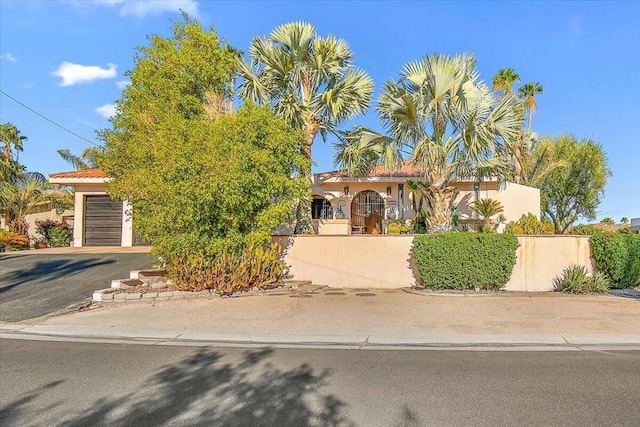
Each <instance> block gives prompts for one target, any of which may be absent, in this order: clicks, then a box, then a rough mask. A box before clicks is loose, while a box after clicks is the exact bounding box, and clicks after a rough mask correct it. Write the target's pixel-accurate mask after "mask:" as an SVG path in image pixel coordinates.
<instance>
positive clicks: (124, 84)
mask: <svg viewBox="0 0 640 427" xmlns="http://www.w3.org/2000/svg"><path fill="white" fill-rule="evenodd" d="M130 83H131V82H130V81H129V80H120V81H118V82H116V86H118V89H124V88H126V87H127V86H129V84H130Z"/></svg>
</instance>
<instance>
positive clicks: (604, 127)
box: [0, 0, 640, 221]
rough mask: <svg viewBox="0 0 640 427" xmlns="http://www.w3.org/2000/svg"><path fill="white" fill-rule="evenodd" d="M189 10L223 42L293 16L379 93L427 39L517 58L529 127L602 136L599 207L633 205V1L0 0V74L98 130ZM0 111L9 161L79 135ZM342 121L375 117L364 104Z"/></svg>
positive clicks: (636, 88)
mask: <svg viewBox="0 0 640 427" xmlns="http://www.w3.org/2000/svg"><path fill="white" fill-rule="evenodd" d="M179 9H183V10H185V11H187V12H188V13H189V14H190V15H191V16H192V17H195V18H197V19H198V20H199V21H200V22H202V23H203V24H204V25H205V26H208V25H213V26H214V27H215V29H216V30H217V31H218V33H219V34H220V35H221V36H222V37H224V38H225V39H226V40H227V41H228V42H229V43H230V44H232V45H233V46H234V47H236V48H238V49H241V50H245V51H246V50H247V48H248V46H249V42H250V41H251V39H252V37H253V36H255V35H267V34H268V33H269V32H270V31H271V30H272V29H273V28H274V27H276V26H277V25H279V24H282V23H285V22H290V21H297V20H304V21H308V22H310V23H312V24H314V25H315V26H316V27H317V29H318V33H319V34H321V35H327V34H328V33H332V34H334V35H336V36H338V37H342V38H344V39H346V40H347V41H348V42H349V44H350V45H351V47H352V50H353V52H354V54H355V64H356V65H357V66H358V67H360V68H363V69H364V70H366V71H367V72H369V74H370V75H371V76H372V77H373V79H374V81H375V83H376V93H377V92H378V89H379V88H380V87H381V86H382V85H383V83H384V82H385V81H386V80H387V79H389V78H394V77H396V76H397V74H398V71H399V70H400V68H401V67H402V65H403V64H404V63H406V62H408V61H412V60H416V59H419V58H420V57H422V56H424V55H425V54H430V53H437V52H443V53H449V54H454V53H460V52H472V53H474V54H475V55H476V59H477V62H478V68H479V70H480V73H481V75H482V78H483V79H484V80H487V81H490V80H491V77H492V76H493V74H495V73H496V72H497V71H498V69H500V68H514V69H515V70H516V72H517V73H518V74H519V75H520V76H521V78H522V83H525V82H539V83H540V84H541V85H542V86H543V87H544V93H543V94H541V95H540V96H539V97H538V111H537V112H536V113H535V114H534V117H533V130H535V131H536V132H537V133H538V134H540V135H558V134H560V133H563V132H569V133H573V134H575V135H576V136H577V137H579V138H582V137H589V138H592V139H594V140H595V141H597V142H599V143H600V144H602V146H603V147H604V149H605V151H606V153H607V156H608V158H609V164H610V167H611V169H612V170H613V176H612V177H611V178H609V181H608V184H607V187H606V190H605V191H606V193H605V198H604V201H603V203H602V204H601V205H600V209H599V214H598V218H599V219H600V218H602V217H604V216H611V217H613V218H614V219H615V220H616V221H617V220H619V219H620V218H621V217H623V216H626V217H629V218H632V217H640V2H638V1H626V2H613V1H602V2H597V1H589V2H578V1H569V2H550V1H545V2H506V1H499V2H488V1H482V2H400V1H398V2H358V1H342V2H300V3H294V2H271V1H262V2H243V1H233V2H222V1H220V2H218V1H216V2H213V1H200V2H197V1H189V0H182V1H169V0H166V1H145V2H139V1H121V0H107V1H93V2H89V1H5V0H0V58H1V59H0V67H1V68H0V87H1V89H2V91H3V92H5V93H7V94H8V95H10V96H12V97H14V98H16V99H17V100H19V101H20V102H22V103H24V104H25V105H27V106H29V107H30V108H32V109H34V110H36V111H38V112H39V113H40V114H42V115H44V116H45V117H47V118H48V119H50V120H52V121H54V122H56V123H58V124H60V125H62V126H64V127H65V128H67V129H69V130H71V131H72V132H74V133H76V134H78V135H80V136H82V137H84V138H87V139H89V140H91V141H94V142H96V143H97V142H98V141H97V139H96V137H95V130H97V129H102V128H105V127H108V126H109V122H108V120H107V117H108V116H109V114H110V113H111V112H112V111H113V107H112V105H113V103H114V101H115V100H116V99H118V98H120V95H121V91H122V87H123V85H124V84H126V78H125V77H124V76H123V74H124V72H125V71H127V70H129V69H130V68H131V67H132V64H133V55H134V49H135V47H136V46H142V45H146V44H147V39H146V37H147V35H150V34H159V35H169V34H170V32H171V20H180V15H179V12H178V10H179ZM0 122H2V123H5V122H11V123H13V124H15V125H16V126H17V127H18V128H19V129H20V130H21V132H22V134H24V135H26V136H27V137H28V138H29V140H28V141H27V142H26V145H25V151H24V153H22V154H21V156H20V161H21V162H22V163H24V164H26V165H27V167H28V168H29V169H30V170H36V171H39V172H42V173H45V174H49V173H54V172H59V171H65V170H69V169H70V166H69V165H68V164H67V163H65V162H64V161H63V160H62V159H60V158H59V156H58V154H57V153H56V150H58V149H60V148H68V149H70V150H72V151H73V152H76V153H80V152H82V150H83V149H84V148H86V147H87V146H88V145H89V143H88V142H86V141H84V140H83V139H80V138H78V137H76V136H74V135H72V134H70V133H68V132H66V131H64V130H62V129H60V128H59V127H56V126H54V125H53V124H51V123H50V122H48V121H46V120H45V119H43V118H41V117H39V116H37V115H36V114H34V113H32V112H31V111H29V110H27V109H25V108H24V107H22V106H20V105H18V104H17V103H16V102H14V101H13V100H11V99H10V98H8V97H7V96H5V95H0ZM351 124H363V125H368V126H372V127H377V128H379V126H378V125H377V120H376V115H375V113H374V112H373V111H370V112H369V113H368V114H367V115H366V116H363V117H359V118H357V119H355V120H353V121H352V122H351V123H349V125H351ZM313 150H314V151H313V157H314V160H315V162H316V166H315V167H314V170H315V171H321V170H330V169H333V165H332V158H333V152H332V149H331V145H330V144H329V143H327V144H324V143H323V142H322V141H321V140H317V141H316V143H315V144H314V147H313Z"/></svg>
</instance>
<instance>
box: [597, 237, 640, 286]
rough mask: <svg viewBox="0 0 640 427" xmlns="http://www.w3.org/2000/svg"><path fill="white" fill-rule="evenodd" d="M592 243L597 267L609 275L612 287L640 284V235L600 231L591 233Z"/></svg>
mask: <svg viewBox="0 0 640 427" xmlns="http://www.w3.org/2000/svg"><path fill="white" fill-rule="evenodd" d="M590 243H591V257H592V258H593V259H594V261H595V262H596V269H597V270H598V271H601V272H603V273H604V274H606V275H607V277H608V278H609V280H610V281H611V286H612V287H614V288H621V289H622V288H627V287H632V286H636V285H638V284H640V235H638V234H627V233H618V232H614V233H600V234H594V235H591V238H590Z"/></svg>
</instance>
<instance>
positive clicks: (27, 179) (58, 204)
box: [0, 172, 73, 235]
mask: <svg viewBox="0 0 640 427" xmlns="http://www.w3.org/2000/svg"><path fill="white" fill-rule="evenodd" d="M0 205H1V206H2V209H3V212H2V213H3V214H4V215H6V217H8V220H9V231H12V232H14V233H18V234H22V235H28V232H29V226H28V224H27V222H26V220H25V216H26V215H29V214H32V213H38V212H46V211H48V210H50V209H54V208H59V209H62V208H68V207H71V206H73V197H72V196H71V193H70V192H68V191H66V190H64V189H58V188H55V187H52V186H51V185H49V184H48V183H47V180H46V178H45V177H44V176H42V175H41V174H39V173H35V172H27V173H25V174H23V175H21V176H19V177H17V178H15V179H14V180H12V181H10V182H2V183H0Z"/></svg>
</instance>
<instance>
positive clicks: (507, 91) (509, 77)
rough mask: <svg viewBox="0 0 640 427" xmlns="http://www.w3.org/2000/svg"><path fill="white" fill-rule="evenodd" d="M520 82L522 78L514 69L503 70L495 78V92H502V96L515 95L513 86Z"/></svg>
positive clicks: (493, 81)
mask: <svg viewBox="0 0 640 427" xmlns="http://www.w3.org/2000/svg"><path fill="white" fill-rule="evenodd" d="M519 81H520V76H519V75H518V74H517V73H516V72H515V70H514V69H513V68H501V69H500V70H498V73H497V74H496V75H495V76H493V80H492V83H493V91H494V92H501V93H502V95H501V96H505V95H513V84H514V83H516V82H519Z"/></svg>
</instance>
